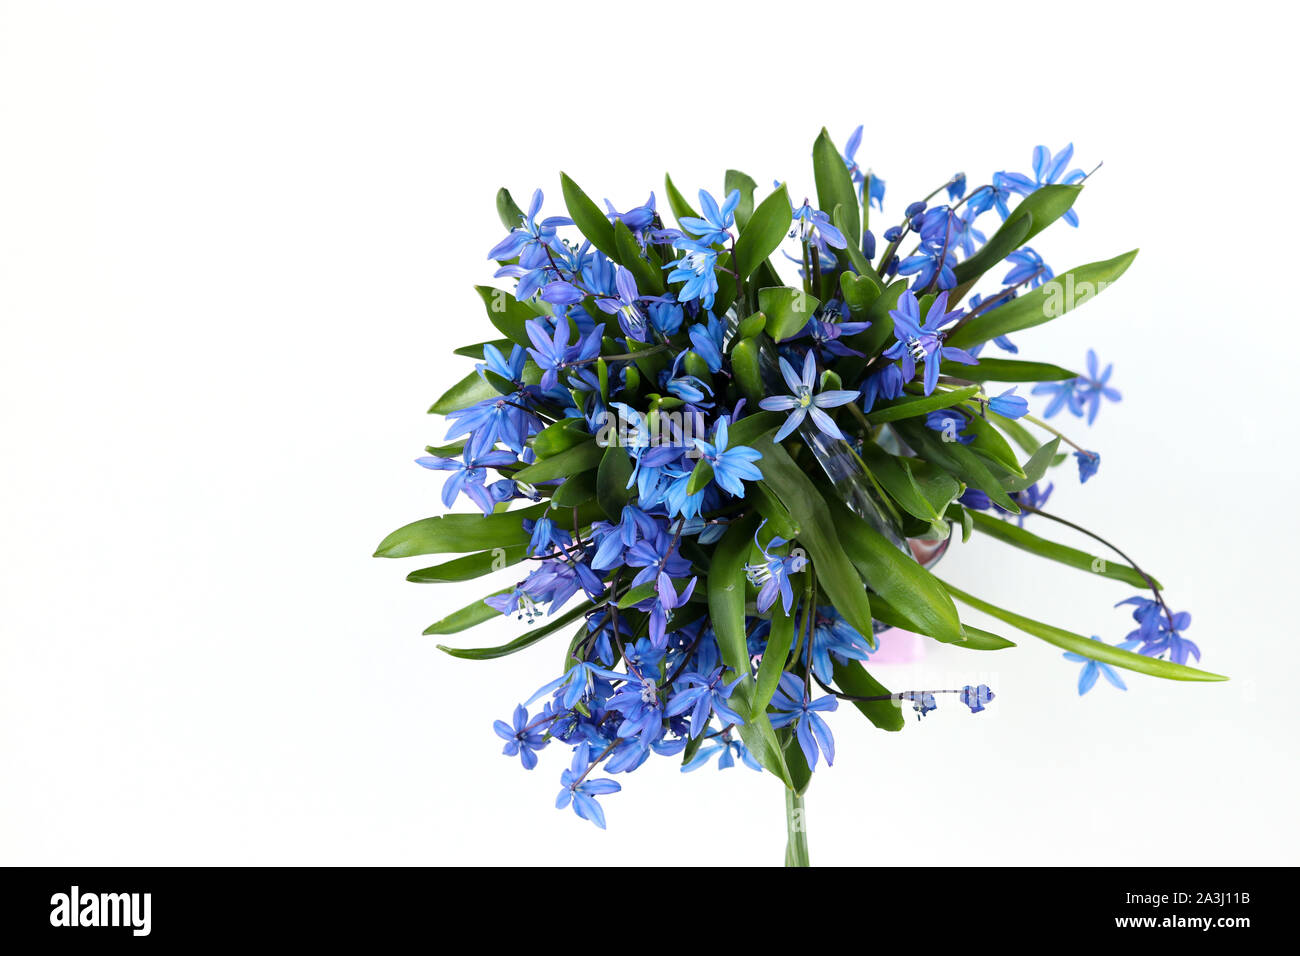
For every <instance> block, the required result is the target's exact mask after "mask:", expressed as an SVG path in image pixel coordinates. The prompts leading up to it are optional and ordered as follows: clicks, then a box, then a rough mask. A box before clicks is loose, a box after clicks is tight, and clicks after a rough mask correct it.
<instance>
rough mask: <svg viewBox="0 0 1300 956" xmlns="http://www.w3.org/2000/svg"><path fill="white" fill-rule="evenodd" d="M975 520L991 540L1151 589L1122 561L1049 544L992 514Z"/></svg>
mask: <svg viewBox="0 0 1300 956" xmlns="http://www.w3.org/2000/svg"><path fill="white" fill-rule="evenodd" d="M971 520H972V521H973V522H974V523H975V529H976V530H977V531H980V532H982V533H983V534H986V535H988V536H989V537H990V538H997V539H998V540H999V541H1003V542H1005V543H1007V544H1009V545H1011V546H1012V547H1015V548H1019V549H1020V550H1021V551H1028V552H1029V553H1030V554H1036V555H1038V556H1039V557H1041V558H1049V559H1051V560H1052V561H1057V562H1059V563H1061V564H1064V565H1066V566H1067V567H1071V568H1078V569H1079V570H1080V571H1087V572H1089V573H1090V574H1099V575H1101V576H1102V577H1104V578H1112V579H1113V580H1116V581H1123V582H1125V583H1126V584H1131V585H1133V586H1134V587H1137V588H1143V589H1145V588H1148V587H1150V584H1148V583H1147V580H1146V578H1144V577H1142V575H1140V574H1138V572H1137V571H1136V570H1135V569H1133V568H1131V567H1129V566H1128V565H1127V564H1124V563H1123V562H1121V561H1110V560H1108V559H1105V558H1100V557H1097V556H1096V555H1092V554H1089V553H1088V552H1086V551H1080V550H1079V549H1078V548H1071V547H1069V546H1068V545H1064V544H1058V543H1057V542H1055V541H1048V540H1047V539H1046V538H1040V537H1039V536H1038V535H1036V534H1034V533H1033V532H1032V531H1026V530H1025V529H1024V528H1020V527H1017V526H1016V525H1014V524H1011V523H1010V522H1009V521H1002V520H1001V519H999V518H994V517H993V516H992V515H986V514H979V513H975V514H972V515H971Z"/></svg>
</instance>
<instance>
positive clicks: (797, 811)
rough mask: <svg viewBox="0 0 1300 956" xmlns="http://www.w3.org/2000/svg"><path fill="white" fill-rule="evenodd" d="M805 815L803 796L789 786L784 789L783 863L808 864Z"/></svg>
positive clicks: (787, 864)
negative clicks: (784, 840)
mask: <svg viewBox="0 0 1300 956" xmlns="http://www.w3.org/2000/svg"><path fill="white" fill-rule="evenodd" d="M806 824H807V815H806V814H805V812H804V805H803V797H801V796H800V795H799V794H797V793H795V792H794V791H793V790H791V789H790V788H789V787H786V790H785V832H786V843H785V865H786V866H809V865H810V864H809V863H808V831H807V827H806Z"/></svg>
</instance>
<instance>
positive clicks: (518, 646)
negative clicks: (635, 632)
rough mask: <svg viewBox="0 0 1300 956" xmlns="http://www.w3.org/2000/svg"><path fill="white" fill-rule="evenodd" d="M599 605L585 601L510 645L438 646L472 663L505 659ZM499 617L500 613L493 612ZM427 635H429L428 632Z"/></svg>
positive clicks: (527, 632)
mask: <svg viewBox="0 0 1300 956" xmlns="http://www.w3.org/2000/svg"><path fill="white" fill-rule="evenodd" d="M597 606H599V605H595V606H593V605H592V604H591V603H589V602H587V601H583V602H582V603H581V604H579V605H578V606H577V607H575V608H573V609H572V610H569V611H565V612H564V613H563V614H561V615H560V616H559V617H557V618H555V619H554V620H553V621H547V622H546V623H545V624H543V625H542V626H541V627H538V628H535V629H533V630H529V631H525V632H524V633H523V634H520V635H519V636H518V637H516V638H515V639H514V640H513V641H511V642H510V643H509V644H502V645H501V646H500V647H447V646H446V645H444V644H439V645H438V650H440V651H443V652H445V653H447V654H450V655H451V656H452V657H460V658H464V659H466V660H471V661H488V660H492V659H493V658H496V657H505V656H506V655H507V654H513V653H514V652H515V651H522V650H523V649H524V648H525V647H532V646H533V645H534V644H536V643H537V642H538V641H540V640H541V639H542V638H544V637H550V636H551V635H552V634H554V633H555V632H556V631H558V630H560V629H561V628H563V627H565V626H567V625H569V624H572V623H573V622H574V621H576V620H577V619H578V618H580V617H582V615H584V614H586V613H587V612H588V611H593V610H595V608H596V607H597ZM492 613H493V614H496V615H498V616H499V614H500V612H499V611H495V610H494V611H492ZM425 633H428V632H427V631H426V632H425Z"/></svg>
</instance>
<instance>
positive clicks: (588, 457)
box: [514, 438, 605, 484]
mask: <svg viewBox="0 0 1300 956" xmlns="http://www.w3.org/2000/svg"><path fill="white" fill-rule="evenodd" d="M604 454H605V449H604V448H601V447H600V446H599V445H598V444H596V440H595V439H594V438H593V439H591V440H590V441H584V442H583V443H582V444H580V445H574V446H573V447H572V448H566V449H564V451H561V452H557V453H556V454H554V455H552V456H551V457H550V458H546V459H543V460H542V461H539V462H536V463H535V464H532V465H529V466H528V467H527V468H521V469H519V471H517V472H515V475H514V477H515V480H516V481H526V482H529V483H530V484H536V483H537V482H539V481H552V480H554V479H556V478H568V477H569V476H571V475H577V474H581V473H582V472H584V471H588V470H590V469H592V468H595V467H596V466H597V465H599V464H600V459H601V458H602V457H603V456H604Z"/></svg>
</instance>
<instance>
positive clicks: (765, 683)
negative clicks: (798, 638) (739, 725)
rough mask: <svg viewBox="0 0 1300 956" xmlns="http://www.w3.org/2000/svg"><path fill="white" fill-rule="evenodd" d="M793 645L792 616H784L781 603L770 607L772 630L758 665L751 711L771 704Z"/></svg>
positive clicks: (765, 708) (778, 602)
mask: <svg viewBox="0 0 1300 956" xmlns="http://www.w3.org/2000/svg"><path fill="white" fill-rule="evenodd" d="M793 644H794V615H793V614H786V613H785V609H784V608H783V607H782V606H781V602H780V601H777V602H776V603H775V604H773V605H772V628H771V630H769V631H768V634H767V647H766V648H765V649H764V650H763V659H762V660H761V661H759V664H758V678H757V680H756V682H755V687H754V700H753V709H754V710H759V711H765V710H767V705H768V704H770V703H771V702H772V695H773V694H775V693H776V688H777V685H778V683H780V680H781V674H782V672H783V671H784V670H785V662H786V658H787V657H789V656H790V648H791V646H792V645H793Z"/></svg>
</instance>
